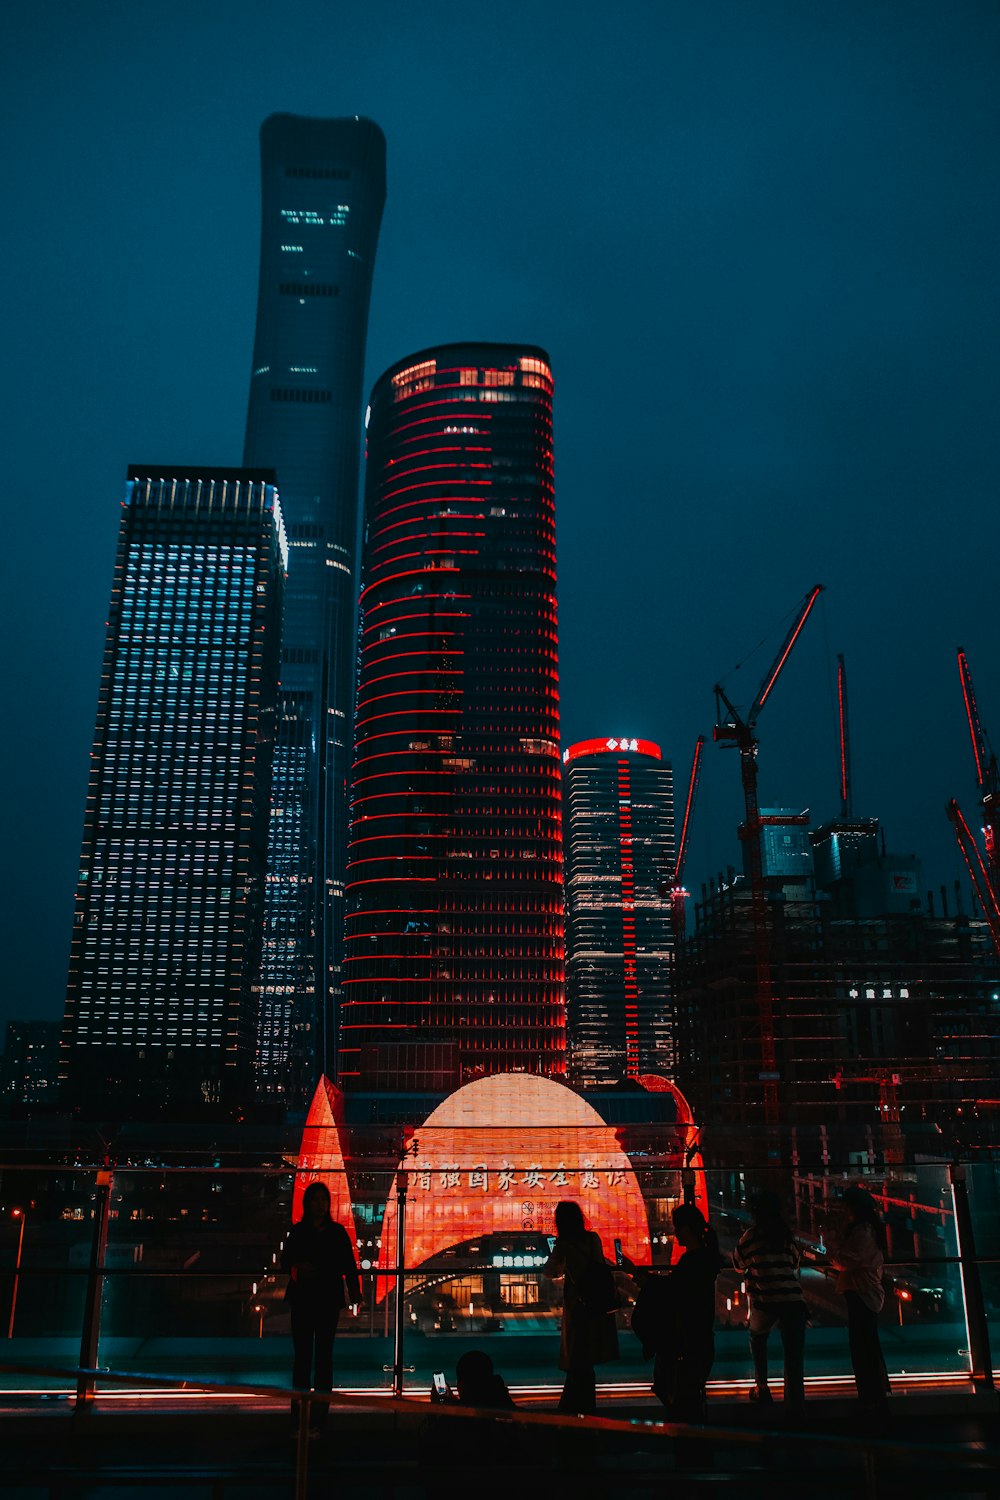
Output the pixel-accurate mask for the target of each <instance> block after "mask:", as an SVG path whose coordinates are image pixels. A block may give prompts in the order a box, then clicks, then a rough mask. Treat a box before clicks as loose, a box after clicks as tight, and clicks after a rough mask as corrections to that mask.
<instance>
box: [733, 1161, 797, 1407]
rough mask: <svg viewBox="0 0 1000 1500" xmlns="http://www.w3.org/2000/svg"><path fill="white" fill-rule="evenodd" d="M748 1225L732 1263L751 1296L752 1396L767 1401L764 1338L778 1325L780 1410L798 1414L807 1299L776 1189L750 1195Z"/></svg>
mask: <svg viewBox="0 0 1000 1500" xmlns="http://www.w3.org/2000/svg"><path fill="white" fill-rule="evenodd" d="M750 1214H751V1219H752V1222H751V1225H750V1228H749V1229H747V1230H745V1231H744V1233H743V1234H742V1235H741V1236H740V1239H739V1242H738V1244H737V1246H736V1249H735V1250H734V1251H733V1265H734V1266H735V1267H736V1269H737V1271H742V1272H744V1273H745V1275H746V1278H747V1292H748V1294H749V1297H750V1352H751V1354H752V1355H753V1368H754V1377H755V1380H756V1387H755V1389H754V1390H752V1391H751V1392H750V1395H751V1398H753V1399H755V1400H757V1401H760V1402H767V1403H769V1402H770V1401H771V1392H770V1390H769V1388H768V1384H767V1339H768V1335H769V1334H770V1332H771V1329H772V1328H774V1326H775V1324H777V1327H778V1330H779V1332H780V1334H781V1348H782V1353H783V1355H784V1366H785V1371H784V1373H785V1386H784V1395H785V1411H786V1414H787V1415H788V1416H789V1417H795V1416H799V1415H801V1412H802V1409H803V1407H804V1405H805V1382H804V1378H803V1375H804V1360H805V1338H806V1303H805V1298H804V1297H803V1295H802V1283H801V1281H800V1280H799V1250H798V1246H797V1245H796V1243H795V1240H794V1238H793V1236H792V1231H791V1229H790V1228H789V1227H788V1224H787V1223H786V1222H785V1217H784V1214H783V1213H782V1211H781V1200H780V1199H779V1197H778V1195H777V1193H772V1192H770V1191H767V1190H765V1191H763V1192H760V1193H757V1194H755V1195H754V1197H753V1198H751V1200H750Z"/></svg>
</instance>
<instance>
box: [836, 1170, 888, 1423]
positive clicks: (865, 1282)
mask: <svg viewBox="0 0 1000 1500" xmlns="http://www.w3.org/2000/svg"><path fill="white" fill-rule="evenodd" d="M842 1202H843V1208H844V1214H845V1224H844V1228H843V1229H842V1230H841V1233H840V1236H839V1243H838V1244H837V1246H836V1248H835V1251H834V1255H833V1257H832V1258H833V1263H834V1265H835V1266H836V1267H837V1271H838V1272H839V1274H838V1277H837V1290H838V1292H841V1293H842V1294H843V1297H844V1301H845V1302H846V1303H847V1332H848V1337H849V1339H850V1345H851V1365H852V1366H853V1369H854V1383H855V1385H856V1386H857V1389H858V1399H859V1400H860V1402H861V1404H862V1406H863V1407H864V1409H865V1410H866V1412H868V1413H869V1415H871V1416H874V1417H885V1416H887V1415H888V1410H889V1407H888V1402H887V1399H886V1398H887V1396H888V1394H889V1376H888V1374H887V1372H886V1368H885V1359H884V1357H883V1355H882V1345H881V1343H880V1342H879V1336H878V1315H879V1313H880V1312H881V1311H882V1306H883V1303H884V1302H885V1288H884V1287H883V1285H882V1267H883V1263H884V1261H885V1254H886V1237H885V1227H884V1225H883V1223H882V1220H881V1219H880V1218H879V1214H878V1209H877V1208H876V1207H875V1203H874V1200H873V1199H872V1196H871V1194H870V1193H866V1192H865V1190H864V1188H862V1187H849V1188H848V1189H847V1190H846V1191H845V1193H844V1196H843V1200H842Z"/></svg>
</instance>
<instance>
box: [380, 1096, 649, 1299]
mask: <svg viewBox="0 0 1000 1500" xmlns="http://www.w3.org/2000/svg"><path fill="white" fill-rule="evenodd" d="M401 1167H402V1169H405V1170H406V1172H407V1177H408V1191H407V1199H406V1264H407V1266H408V1267H410V1268H413V1269H416V1268H417V1267H419V1266H421V1265H423V1264H425V1262H427V1261H429V1260H431V1259H432V1258H433V1257H434V1256H436V1255H440V1254H441V1253H442V1252H443V1251H445V1250H448V1249H450V1248H451V1247H452V1246H454V1245H460V1244H464V1243H466V1242H468V1241H469V1240H472V1239H478V1238H480V1237H482V1236H485V1235H489V1234H505V1235H512V1234H513V1235H523V1234H536V1235H537V1234H550V1233H552V1230H553V1224H554V1213H555V1206H556V1204H557V1203H559V1202H561V1201H564V1200H570V1201H572V1202H575V1203H579V1205H580V1207H581V1209H582V1210H583V1213H584V1216H585V1217H586V1219H587V1224H588V1227H589V1228H591V1229H593V1230H594V1231H595V1232H596V1233H597V1234H599V1235H600V1237H601V1241H602V1243H603V1245H604V1248H605V1251H606V1252H609V1251H610V1249H611V1244H612V1241H613V1240H614V1239H616V1238H617V1239H620V1240H621V1242H622V1247H623V1249H624V1251H625V1253H626V1255H627V1256H628V1257H629V1258H630V1259H632V1260H635V1261H637V1262H639V1263H644V1262H647V1261H648V1259H649V1221H648V1219H647V1217H646V1206H645V1204H644V1202H643V1199H642V1193H641V1191H640V1189H639V1184H638V1182H637V1181H636V1177H635V1173H634V1172H633V1170H632V1168H631V1166H630V1164H629V1160H628V1157H627V1156H626V1155H625V1153H624V1152H623V1151H622V1149H621V1146H620V1145H619V1143H618V1140H617V1137H616V1135H615V1130H614V1128H613V1127H612V1126H610V1125H608V1124H606V1123H605V1121H604V1120H602V1119H601V1117H600V1115H599V1114H598V1113H597V1111H596V1110H595V1109H593V1108H592V1107H591V1105H589V1104H588V1103H587V1102H586V1100H584V1099H581V1098H580V1096H579V1095H578V1094H576V1093H574V1092H573V1090H572V1089H569V1088H567V1087H566V1086H565V1085H564V1084H561V1083H556V1082H555V1081H554V1080H552V1079H550V1078H539V1077H536V1076H534V1075H532V1074H528V1073H499V1074H494V1075H493V1076H492V1077H488V1078H478V1079H476V1080H475V1081H474V1082H473V1083H467V1084H466V1085H465V1086H464V1087H463V1088H460V1089H458V1090H456V1092H455V1093H453V1094H451V1095H450V1096H449V1097H448V1098H447V1099H445V1100H444V1102H443V1103H442V1104H439V1105H438V1107H437V1109H435V1110H434V1111H433V1112H432V1113H431V1114H430V1115H429V1116H428V1118H427V1121H426V1123H425V1124H424V1125H423V1126H421V1128H420V1129H419V1130H417V1131H416V1132H415V1134H414V1136H413V1139H412V1140H411V1141H410V1143H409V1146H408V1150H407V1159H406V1160H405V1161H404V1162H403V1163H402V1164H401ZM396 1216H397V1195H396V1188H395V1186H394V1187H393V1190H392V1192H391V1193H390V1195H389V1201H388V1203H387V1205H386V1211H385V1219H384V1221H383V1226H382V1250H381V1254H380V1258H379V1270H380V1271H383V1272H385V1271H388V1269H389V1267H390V1266H391V1265H392V1264H393V1256H394V1250H393V1249H392V1248H391V1247H394V1246H395V1243H396ZM389 1286H390V1281H389V1279H388V1277H386V1276H384V1275H383V1276H380V1277H379V1280H378V1294H377V1295H378V1297H379V1300H381V1299H382V1298H383V1297H384V1296H385V1294H386V1292H387V1290H388V1289H389Z"/></svg>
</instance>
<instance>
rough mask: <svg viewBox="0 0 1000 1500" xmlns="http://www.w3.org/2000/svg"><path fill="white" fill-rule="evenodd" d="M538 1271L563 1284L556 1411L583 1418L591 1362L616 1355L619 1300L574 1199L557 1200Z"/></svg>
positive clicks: (596, 1239) (590, 1410) (593, 1399)
mask: <svg viewBox="0 0 1000 1500" xmlns="http://www.w3.org/2000/svg"><path fill="white" fill-rule="evenodd" d="M542 1275H543V1276H547V1277H548V1278H549V1279H550V1280H551V1281H559V1280H562V1282H563V1313H562V1338H561V1343H560V1347H559V1368H560V1370H565V1372H566V1384H565V1385H564V1387H563V1392H562V1395H561V1396H560V1398H559V1408H558V1409H559V1411H561V1412H568V1413H573V1414H575V1415H576V1416H581V1417H590V1416H594V1415H595V1413H596V1411H597V1376H596V1374H595V1371H594V1366H595V1365H602V1364H607V1363H608V1362H609V1361H611V1360H615V1359H617V1358H618V1330H617V1328H616V1326H615V1309H616V1307H617V1302H618V1299H617V1293H616V1289H615V1279H614V1276H613V1274H612V1271H611V1267H610V1265H609V1264H608V1262H607V1261H606V1260H605V1259H604V1249H603V1247H602V1245H601V1239H600V1236H599V1235H597V1234H594V1233H593V1231H592V1230H589V1229H588V1228H587V1226H586V1223H585V1222H584V1217H583V1210H582V1209H581V1208H580V1205H579V1204H578V1203H572V1202H563V1203H557V1204H556V1242H555V1245H554V1246H553V1248H552V1254H551V1255H550V1256H549V1258H548V1260H547V1261H546V1262H545V1265H544V1266H543V1267H542Z"/></svg>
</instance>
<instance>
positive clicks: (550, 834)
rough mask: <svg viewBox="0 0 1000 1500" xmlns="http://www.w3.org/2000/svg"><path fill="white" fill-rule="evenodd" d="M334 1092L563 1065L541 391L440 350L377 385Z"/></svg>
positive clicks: (548, 503) (547, 415)
mask: <svg viewBox="0 0 1000 1500" xmlns="http://www.w3.org/2000/svg"><path fill="white" fill-rule="evenodd" d="M361 626H362V631H361V638H360V639H361V667H360V676H359V692H358V707H357V721H356V727H355V753H354V770H353V778H352V803H351V830H350V856H349V863H348V883H347V908H348V909H347V938H346V959H345V999H344V1005H343V1010H342V1025H341V1037H340V1065H341V1075H340V1076H341V1081H342V1084H343V1086H344V1087H345V1088H348V1089H351V1088H359V1087H365V1088H373V1089H414V1090H422V1089H424V1090H432V1091H438V1092H443V1091H446V1090H448V1089H450V1088H452V1087H454V1086H456V1085H457V1084H459V1083H461V1082H465V1081H467V1080H469V1079H472V1078H475V1077H478V1076H480V1075H483V1074H487V1073H501V1072H511V1071H522V1072H530V1073H540V1074H546V1075H548V1076H559V1075H561V1074H563V1073H564V1071H565V1050H564V1049H565V1039H564V1003H563V981H564V957H563V875H562V830H561V823H560V763H559V677H558V634H557V622H556V555H555V505H554V485H553V464H552V375H551V372H550V370H549V363H548V358H547V356H546V355H545V353H544V352H543V351H542V350H541V349H536V348H532V347H530V346H525V345H507V344H452V345H446V346H444V347H442V348H439V349H429V350H426V351H424V352H423V353H421V354H415V355H413V356H412V357H411V358H410V359H408V360H404V361H401V362H400V363H399V364H397V365H394V366H393V367H392V368H391V369H389V370H388V371H387V372H386V373H385V374H384V375H383V376H382V377H381V379H380V380H379V381H378V382H377V384H376V386H375V389H374V391H373V392H372V397H371V411H370V425H369V429H368V474H367V485H366V536H365V548H364V589H363V592H362V595H361Z"/></svg>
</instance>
